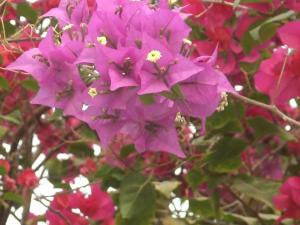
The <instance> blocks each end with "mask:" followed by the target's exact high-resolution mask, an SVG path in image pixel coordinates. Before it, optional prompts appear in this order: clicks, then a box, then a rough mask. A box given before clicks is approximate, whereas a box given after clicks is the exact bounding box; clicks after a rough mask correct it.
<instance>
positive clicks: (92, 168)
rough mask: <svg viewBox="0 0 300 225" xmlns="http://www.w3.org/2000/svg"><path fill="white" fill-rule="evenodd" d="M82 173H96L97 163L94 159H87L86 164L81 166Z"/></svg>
mask: <svg viewBox="0 0 300 225" xmlns="http://www.w3.org/2000/svg"><path fill="white" fill-rule="evenodd" d="M79 170H80V173H81V174H82V175H88V174H89V173H94V172H96V170H97V164H96V163H95V162H94V161H93V160H92V159H87V160H86V161H85V163H84V164H82V165H81V166H80V169H79Z"/></svg>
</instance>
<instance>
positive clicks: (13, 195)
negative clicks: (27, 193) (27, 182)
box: [2, 192, 23, 205]
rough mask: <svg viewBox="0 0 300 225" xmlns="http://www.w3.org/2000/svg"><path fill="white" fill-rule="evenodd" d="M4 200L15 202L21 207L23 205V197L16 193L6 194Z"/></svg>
mask: <svg viewBox="0 0 300 225" xmlns="http://www.w3.org/2000/svg"><path fill="white" fill-rule="evenodd" d="M2 198H3V199H4V200H7V201H11V202H15V203H17V204H19V205H22V204H23V198H22V196H21V195H19V194H17V193H14V192H6V193H5V194H4V195H3V196H2Z"/></svg>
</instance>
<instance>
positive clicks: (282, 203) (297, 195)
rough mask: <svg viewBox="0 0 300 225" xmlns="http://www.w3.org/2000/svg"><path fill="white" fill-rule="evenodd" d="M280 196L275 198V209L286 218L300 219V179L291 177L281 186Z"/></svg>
mask: <svg viewBox="0 0 300 225" xmlns="http://www.w3.org/2000/svg"><path fill="white" fill-rule="evenodd" d="M279 192H280V193H279V195H277V196H276V197H274V199H273V202H274V205H275V207H276V208H277V209H278V210H280V211H282V212H283V216H282V217H281V218H280V219H279V221H281V220H282V219H284V218H292V219H296V220H298V219H300V177H290V178H289V179H287V181H286V182H284V184H283V185H282V186H281V188H280V191H279Z"/></svg>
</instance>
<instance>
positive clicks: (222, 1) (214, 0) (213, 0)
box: [202, 0, 251, 10]
mask: <svg viewBox="0 0 300 225" xmlns="http://www.w3.org/2000/svg"><path fill="white" fill-rule="evenodd" d="M202 1H203V2H209V3H217V4H223V5H227V6H231V7H236V8H240V9H245V10H250V9H251V8H249V7H248V6H245V5H240V4H239V5H237V6H235V4H234V3H233V2H229V1H225V0H202Z"/></svg>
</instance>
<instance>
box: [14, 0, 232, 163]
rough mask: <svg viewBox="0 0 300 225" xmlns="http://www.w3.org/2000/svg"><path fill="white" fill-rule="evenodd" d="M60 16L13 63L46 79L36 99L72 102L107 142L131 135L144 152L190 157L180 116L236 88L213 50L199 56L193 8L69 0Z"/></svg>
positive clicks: (68, 107) (206, 110)
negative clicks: (190, 17)
mask: <svg viewBox="0 0 300 225" xmlns="http://www.w3.org/2000/svg"><path fill="white" fill-rule="evenodd" d="M44 16H47V17H54V18H56V20H57V21H58V25H59V26H56V28H55V29H52V28H50V29H49V30H48V33H47V36H46V38H45V39H44V40H42V41H41V43H40V45H39V47H38V48H34V49H31V50H29V51H27V52H25V53H24V54H23V55H22V56H21V57H20V58H19V59H18V60H17V61H16V62H15V63H13V64H12V65H10V68H11V69H15V70H22V71H26V72H27V73H30V74H32V76H33V77H34V78H35V79H36V80H37V81H38V83H39V86H40V90H39V92H38V93H37V95H36V96H35V98H34V99H33V100H32V103H34V104H41V105H47V106H50V107H55V108H60V109H63V110H64V114H65V115H72V116H75V117H77V118H79V119H81V120H82V121H85V122H87V123H88V124H89V126H90V127H91V128H93V129H94V130H96V132H97V133H98V136H99V138H100V141H101V144H102V146H103V147H107V146H108V145H109V144H110V143H111V141H112V140H113V139H114V137H115V136H116V135H117V134H120V133H122V134H125V135H129V137H130V139H131V140H132V142H133V143H134V144H135V146H136V149H137V150H138V151H139V152H144V151H165V152H170V153H173V154H175V155H177V156H179V157H183V156H184V153H183V152H182V150H181V147H180V144H179V141H178V138H177V132H176V123H175V119H176V117H177V116H178V115H179V114H180V115H182V116H187V117H196V118H201V119H202V122H203V123H202V127H203V128H204V127H205V119H206V118H207V117H208V116H210V115H211V114H212V113H213V112H214V111H215V110H216V109H217V107H218V106H219V103H220V101H221V99H222V97H221V96H222V94H223V93H224V92H230V91H232V88H231V86H230V84H229V83H228V81H227V80H226V78H225V76H224V75H223V74H222V73H221V72H219V71H217V70H216V69H215V68H214V64H215V60H216V51H215V53H214V54H213V55H212V56H200V57H199V58H196V59H192V58H191V53H192V51H193V45H192V43H191V41H190V40H189V39H188V35H189V33H190V28H189V27H188V26H187V25H186V23H185V21H184V18H185V15H184V14H181V13H180V10H178V9H174V10H172V9H170V8H169V5H168V3H167V1H160V2H159V3H157V4H151V3H149V2H148V1H129V0H123V1H122V0H98V2H97V7H95V9H94V10H93V12H91V10H89V7H88V5H87V2H86V0H82V1H79V2H78V1H72V0H70V1H61V2H60V5H59V6H58V8H53V9H51V10H50V11H49V12H48V13H46V14H45V15H44Z"/></svg>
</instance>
